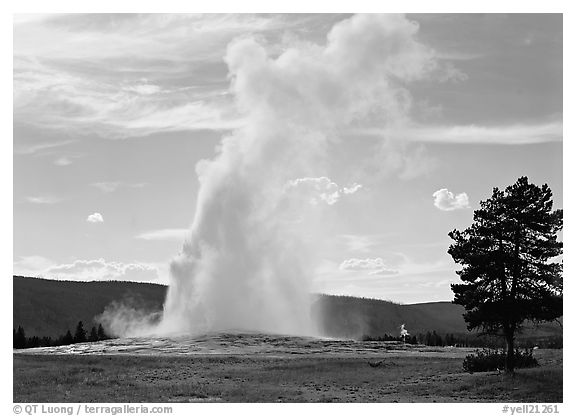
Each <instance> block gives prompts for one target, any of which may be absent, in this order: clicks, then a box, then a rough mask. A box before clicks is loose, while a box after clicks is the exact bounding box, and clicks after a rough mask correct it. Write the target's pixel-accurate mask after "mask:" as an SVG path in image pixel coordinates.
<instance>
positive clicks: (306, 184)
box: [286, 176, 362, 205]
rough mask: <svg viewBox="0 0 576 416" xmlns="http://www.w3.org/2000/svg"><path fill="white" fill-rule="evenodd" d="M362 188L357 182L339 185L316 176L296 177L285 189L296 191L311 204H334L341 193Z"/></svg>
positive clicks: (349, 193)
mask: <svg viewBox="0 0 576 416" xmlns="http://www.w3.org/2000/svg"><path fill="white" fill-rule="evenodd" d="M361 188H362V185H360V184H358V183H354V184H352V185H351V186H350V187H340V186H339V185H338V184H337V183H335V182H333V181H332V180H331V179H329V178H327V177H326V176H321V177H318V178H310V177H308V178H297V179H293V180H291V181H288V183H287V184H286V189H287V191H288V192H289V193H298V195H299V196H301V197H303V198H306V199H308V200H309V202H310V203H311V204H312V205H318V204H320V203H325V204H327V205H334V204H335V203H336V202H338V201H339V200H340V198H341V197H342V196H343V195H351V194H354V193H356V192H357V191H358V190H360V189H361Z"/></svg>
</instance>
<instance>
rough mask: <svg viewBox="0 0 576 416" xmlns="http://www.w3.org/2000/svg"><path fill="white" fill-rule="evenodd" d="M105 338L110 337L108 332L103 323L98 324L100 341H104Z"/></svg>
mask: <svg viewBox="0 0 576 416" xmlns="http://www.w3.org/2000/svg"><path fill="white" fill-rule="evenodd" d="M104 339H108V337H107V336H106V333H105V332H104V328H103V327H102V324H98V341H102V340H104Z"/></svg>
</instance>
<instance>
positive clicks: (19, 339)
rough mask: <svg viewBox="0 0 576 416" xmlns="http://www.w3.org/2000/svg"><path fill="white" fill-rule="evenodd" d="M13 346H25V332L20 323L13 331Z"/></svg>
mask: <svg viewBox="0 0 576 416" xmlns="http://www.w3.org/2000/svg"><path fill="white" fill-rule="evenodd" d="M14 348H18V349H20V348H26V333H25V332H24V328H22V327H21V326H20V325H18V329H17V330H16V332H15V333H14Z"/></svg>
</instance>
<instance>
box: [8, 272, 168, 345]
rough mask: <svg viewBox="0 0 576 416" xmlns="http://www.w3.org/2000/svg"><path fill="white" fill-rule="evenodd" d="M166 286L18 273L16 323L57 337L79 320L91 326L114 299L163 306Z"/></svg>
mask: <svg viewBox="0 0 576 416" xmlns="http://www.w3.org/2000/svg"><path fill="white" fill-rule="evenodd" d="M165 294H166V286H163V285H156V284H150V283H136V282H120V281H117V282H116V281H115V282H69V281H58V280H47V279H38V278H31V277H22V276H14V308H13V319H12V322H13V326H14V328H17V327H18V325H21V326H22V327H23V328H24V329H25V331H26V335H28V336H33V335H37V336H40V337H42V336H51V337H56V336H59V335H62V334H64V333H65V332H66V331H67V330H68V329H70V330H71V331H72V332H73V331H74V329H75V328H76V325H77V324H78V321H82V322H83V323H84V327H85V328H87V329H88V330H90V328H91V327H92V325H94V324H95V323H94V317H95V316H97V315H99V314H101V313H102V312H103V311H104V308H105V307H106V306H107V305H109V304H110V303H111V302H113V301H122V300H128V299H129V300H130V301H131V302H133V303H136V304H138V305H140V306H142V307H143V308H145V309H147V310H160V309H162V304H163V302H164V296H165Z"/></svg>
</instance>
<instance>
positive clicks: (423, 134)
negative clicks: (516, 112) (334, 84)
mask: <svg viewBox="0 0 576 416" xmlns="http://www.w3.org/2000/svg"><path fill="white" fill-rule="evenodd" d="M353 133H356V134H360V135H370V136H386V135H390V134H392V133H393V134H396V135H402V137H403V138H404V139H405V140H407V141H411V142H420V143H454V144H501V145H526V144H534V143H546V142H558V141H562V122H561V121H552V122H545V123H540V124H511V125H501V126H479V125H464V126H413V127H411V128H402V129H401V131H394V132H392V131H390V130H389V129H378V128H364V129H358V130H355V131H354V132H353Z"/></svg>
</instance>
